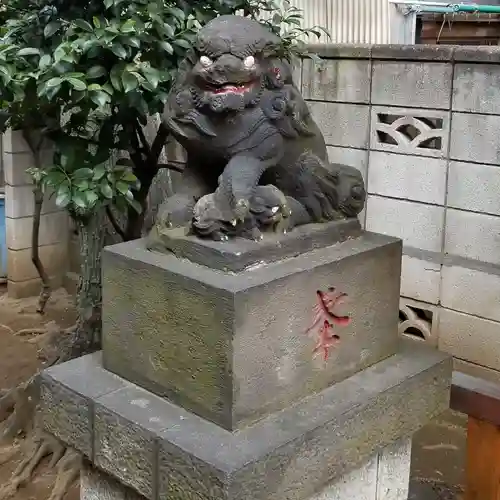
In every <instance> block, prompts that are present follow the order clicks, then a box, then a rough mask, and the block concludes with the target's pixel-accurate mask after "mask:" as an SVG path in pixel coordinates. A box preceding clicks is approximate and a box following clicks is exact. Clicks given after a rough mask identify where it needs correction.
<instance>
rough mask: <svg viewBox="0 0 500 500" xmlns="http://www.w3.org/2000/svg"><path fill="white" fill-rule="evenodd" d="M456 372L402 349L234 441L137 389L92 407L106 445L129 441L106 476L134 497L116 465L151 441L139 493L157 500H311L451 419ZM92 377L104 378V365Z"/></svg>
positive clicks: (132, 480)
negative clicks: (152, 450) (151, 456)
mask: <svg viewBox="0 0 500 500" xmlns="http://www.w3.org/2000/svg"><path fill="white" fill-rule="evenodd" d="M451 370H452V363H451V358H450V357H448V356H446V355H445V354H442V353H440V352H438V351H436V350H434V349H429V348H427V347H425V346H420V345H416V344H415V343H414V342H409V343H406V342H402V343H401V351H400V352H399V353H398V354H396V355H394V356H391V357H390V358H388V359H386V360H384V361H382V362H380V363H378V364H377V365H375V366H372V367H370V368H368V369H366V370H363V371H362V372H359V373H357V374H356V375H354V376H352V377H349V378H348V379H346V380H344V381H342V382H340V383H338V384H336V385H334V386H332V387H329V388H328V389H325V390H323V391H322V392H320V393H318V394H315V395H311V396H310V397H308V398H305V399H303V400H302V401H300V402H299V403H298V404H296V405H293V406H291V407H288V408H286V409H284V410H283V411H280V412H277V413H274V414H272V415H269V416H268V417H266V418H264V419H262V420H260V421H259V422H257V423H256V424H254V425H252V426H250V427H247V428H246V429H244V430H240V431H237V432H229V431H226V430H224V429H222V428H221V427H219V426H217V425H215V424H213V423H211V422H209V421H207V420H205V419H203V418H200V417H198V416H196V415H195V414H193V413H189V412H186V411H185V410H184V409H182V408H180V407H178V406H176V405H174V404H172V403H170V402H169V401H167V400H164V399H162V398H159V397H157V396H155V395H154V394H152V393H150V392H148V391H146V390H144V389H141V388H139V387H137V386H134V385H133V384H127V387H125V388H123V389H120V390H118V391H115V392H113V393H110V394H107V395H104V396H101V397H98V398H95V400H94V401H93V402H94V405H95V408H96V409H97V411H101V410H100V409H102V411H104V412H106V414H110V415H111V414H112V415H114V421H111V420H110V419H106V420H105V421H103V423H102V424H97V415H96V416H94V418H95V420H96V425H102V429H101V430H100V432H101V433H102V435H103V436H106V435H107V436H115V429H116V428H117V423H118V427H119V428H120V429H122V430H123V432H124V433H126V435H125V436H124V438H123V439H118V438H117V437H118V435H116V438H114V437H113V440H112V441H111V440H109V441H108V445H109V446H111V447H112V448H113V450H112V453H113V457H116V460H117V461H116V464H115V465H114V467H115V473H113V472H112V471H111V470H110V469H111V467H109V466H108V465H106V467H105V470H106V472H108V473H112V474H113V475H115V474H116V476H115V477H117V478H118V479H120V481H121V482H123V484H125V485H126V486H129V487H132V488H134V489H136V490H137V489H138V488H137V476H136V475H134V476H132V475H131V474H124V473H123V471H122V470H121V466H122V463H123V461H122V459H120V457H136V456H137V455H139V458H137V459H136V460H141V458H140V457H142V456H143V455H144V451H143V450H141V449H139V448H138V447H137V437H136V438H134V440H133V441H131V440H130V439H129V438H128V436H129V435H132V434H133V433H137V434H138V436H142V435H152V436H153V437H154V440H155V443H156V445H157V446H158V449H159V455H158V463H156V462H155V463H153V464H152V465H151V471H150V475H149V476H148V477H151V478H152V481H153V484H152V485H151V487H148V488H147V491H146V489H143V490H142V491H144V493H147V494H145V496H146V497H147V498H150V499H152V500H153V499H154V500H156V498H157V497H156V496H155V495H156V492H157V493H158V498H197V499H200V500H205V499H210V500H224V499H227V500H229V499H230V500H248V498H252V500H269V499H271V498H272V499H273V500H281V499H283V500H285V499H286V500H288V499H290V498H294V499H295V500H303V499H304V500H305V499H307V498H310V497H311V496H313V494H314V493H315V492H318V491H321V490H322V489H323V488H324V487H326V486H327V485H329V484H331V483H332V481H334V480H335V478H339V477H341V476H343V475H344V474H346V473H348V472H349V471H351V470H354V469H356V468H358V467H359V466H361V465H362V464H363V463H365V462H366V461H367V460H368V459H369V458H370V457H372V456H373V455H374V454H375V453H377V452H378V451H380V450H382V449H384V448H385V447H387V446H388V445H390V444H391V443H393V442H395V441H397V440H399V439H401V438H405V437H409V436H411V435H412V434H413V433H414V432H415V431H417V430H418V429H419V428H420V427H421V426H423V425H425V424H426V423H427V422H428V421H429V420H430V419H432V418H433V417H435V416H437V415H439V414H440V413H442V412H443V411H445V409H446V408H448V404H449V389H450V383H451ZM93 371H95V372H105V370H103V368H102V367H101V366H100V364H98V363H96V364H95V366H94V368H93ZM55 381H56V382H57V383H60V384H61V385H63V384H62V382H61V381H59V380H57V378H56V379H55ZM65 390H66V391H68V392H71V391H72V388H71V386H69V385H67V386H65ZM127 429H129V430H127ZM96 434H97V432H96ZM109 439H111V438H109ZM143 445H145V446H146V447H147V446H148V443H143ZM143 465H144V467H147V464H146V462H144V463H143ZM157 468H158V474H156V472H155V471H156V469H157ZM144 472H145V470H144ZM141 474H142V473H141ZM139 491H141V490H139ZM142 491H141V492H142Z"/></svg>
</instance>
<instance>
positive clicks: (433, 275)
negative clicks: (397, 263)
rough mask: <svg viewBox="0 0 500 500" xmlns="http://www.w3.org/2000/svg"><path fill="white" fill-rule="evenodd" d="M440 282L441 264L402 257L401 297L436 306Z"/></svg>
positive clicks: (406, 256)
mask: <svg viewBox="0 0 500 500" xmlns="http://www.w3.org/2000/svg"><path fill="white" fill-rule="evenodd" d="M440 282H441V264H438V263H436V262H431V261H428V260H423V259H417V258H415V257H410V256H409V255H403V265H402V270H401V295H403V296H404V297H409V298H412V299H415V300H420V301H423V302H430V303H431V304H437V303H438V302H439V287H440Z"/></svg>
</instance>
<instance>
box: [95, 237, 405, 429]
mask: <svg viewBox="0 0 500 500" xmlns="http://www.w3.org/2000/svg"><path fill="white" fill-rule="evenodd" d="M103 259H104V260H103V351H104V366H105V368H107V369H109V370H110V371H113V372H114V373H117V374H118V375H120V376H122V377H124V378H126V379H128V380H130V381H132V382H134V383H136V384H138V385H140V386H142V387H145V388H147V389H148V390H151V391H152V392H154V393H156V394H158V395H160V396H164V397H167V398H169V399H171V400H172V401H174V402H175V403H177V404H179V405H181V406H183V407H185V408H186V409H188V410H190V411H193V412H195V413H197V414H198V415H201V416H203V417H205V418H207V419H210V420H212V421H214V422H216V423H218V424H219V425H221V426H223V427H225V428H227V429H236V428H241V427H242V426H245V425H248V424H249V423H251V422H253V421H255V420H256V419H258V418H261V417H262V416H265V415H266V414H268V413H271V412H274V411H277V410H280V409H282V408H284V407H286V406H288V405H289V404H291V403H293V402H294V401H297V400H299V399H300V398H302V397H304V396H305V395H307V394H310V393H311V392H316V391H321V390H322V389H324V388H326V387H328V386H329V385H330V384H333V383H335V382H338V381H340V380H343V379H344V378H346V377H349V376H350V375H352V374H353V373H355V372H357V371H359V370H361V369H363V368H365V367H367V366H370V365H372V364H374V363H376V362H378V361H380V360H381V359H384V358H386V357H388V356H390V355H392V354H393V353H394V352H395V351H396V349H397V326H398V305H399V286H400V268H401V242H400V241H399V240H397V239H395V238H391V237H386V236H381V235H375V234H369V233H364V234H363V235H362V236H361V237H359V238H355V239H352V240H347V241H345V242H342V243H338V244H336V245H332V246H328V247H325V248H321V249H316V250H314V251H311V252H307V253H304V254H301V255H299V256H297V257H294V258H289V259H285V260H282V261H280V262H275V263H271V264H268V265H261V266H255V267H254V268H253V269H250V270H247V271H244V272H241V273H224V272H222V271H219V270H213V269H209V268H208V267H205V266H201V265H197V264H193V263H192V262H190V261H187V260H185V259H179V258H177V257H175V256H174V255H172V254H170V255H169V254H159V253H155V252H149V251H147V250H145V248H144V244H143V242H141V241H135V242H129V243H125V244H120V245H115V246H112V247H108V248H107V249H106V250H105V252H104V256H103ZM331 287H334V288H336V290H337V291H338V293H341V292H342V293H345V294H347V297H345V299H346V302H345V304H338V305H337V306H335V307H336V310H335V314H337V315H339V316H346V315H347V316H349V317H350V318H351V319H350V323H349V324H346V323H348V322H347V321H343V322H342V321H340V323H343V325H342V326H341V325H338V326H337V325H335V326H334V330H335V334H337V335H338V336H339V337H340V341H339V342H338V344H336V345H335V346H334V347H332V348H331V349H326V350H322V349H321V346H320V345H319V344H320V343H321V342H320V340H321V336H320V327H321V326H322V325H323V323H322V321H323V320H324V319H325V317H323V316H321V314H322V313H318V311H315V309H314V308H315V307H316V306H318V304H319V299H318V294H317V292H318V290H320V291H323V292H327V291H328V289H329V288H331ZM329 307H330V308H331V307H333V306H332V305H330V306H329ZM318 314H319V316H318ZM320 317H321V318H322V319H321V321H317V318H320ZM313 324H314V325H316V326H314V328H312V329H311V330H310V331H309V332H308V330H309V329H310V328H311V327H312V326H313ZM328 335H330V334H328ZM330 340H333V341H334V339H330ZM327 343H328V342H327ZM330 343H331V342H330ZM257 346H258V348H256V347H257ZM316 347H319V349H317V350H315V349H316ZM328 355H329V357H328ZM326 358H327V359H326Z"/></svg>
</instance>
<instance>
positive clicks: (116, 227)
mask: <svg viewBox="0 0 500 500" xmlns="http://www.w3.org/2000/svg"><path fill="white" fill-rule="evenodd" d="M106 215H107V217H108V219H109V222H111V225H112V226H113V229H114V230H115V231H116V233H117V234H118V235H119V236H120V238H121V239H122V240H123V241H125V240H126V236H125V231H124V230H123V229H122V228H121V227H120V224H118V221H117V220H116V218H115V216H114V215H113V212H112V211H111V207H110V206H109V205H108V206H107V207H106Z"/></svg>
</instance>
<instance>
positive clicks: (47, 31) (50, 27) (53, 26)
mask: <svg viewBox="0 0 500 500" xmlns="http://www.w3.org/2000/svg"><path fill="white" fill-rule="evenodd" d="M60 27H61V22H60V21H52V22H50V23H49V24H47V26H45V28H44V29H43V36H44V37H45V38H50V37H51V36H52V35H54V34H55V33H57V31H59V28H60Z"/></svg>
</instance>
